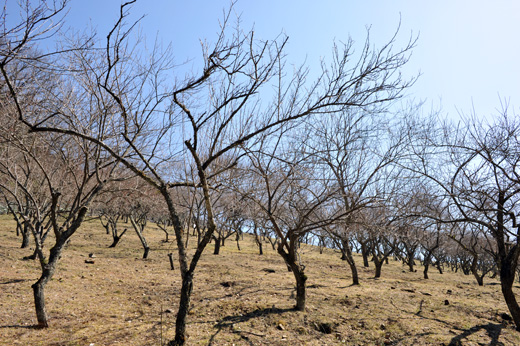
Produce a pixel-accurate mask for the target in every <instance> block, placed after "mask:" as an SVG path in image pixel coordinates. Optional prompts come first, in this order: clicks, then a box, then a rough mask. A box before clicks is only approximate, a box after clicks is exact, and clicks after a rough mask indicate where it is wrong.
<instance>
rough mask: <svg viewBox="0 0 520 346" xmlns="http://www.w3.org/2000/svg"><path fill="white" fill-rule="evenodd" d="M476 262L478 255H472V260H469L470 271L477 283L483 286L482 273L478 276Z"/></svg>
mask: <svg viewBox="0 0 520 346" xmlns="http://www.w3.org/2000/svg"><path fill="white" fill-rule="evenodd" d="M477 264H478V257H477V255H473V261H472V262H471V273H472V274H473V276H474V277H475V279H476V280H477V284H478V285H479V286H484V275H482V276H480V274H479V273H478V269H477Z"/></svg>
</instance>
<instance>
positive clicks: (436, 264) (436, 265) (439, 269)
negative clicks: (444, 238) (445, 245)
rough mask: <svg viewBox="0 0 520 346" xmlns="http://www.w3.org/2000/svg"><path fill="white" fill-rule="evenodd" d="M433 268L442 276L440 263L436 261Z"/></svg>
mask: <svg viewBox="0 0 520 346" xmlns="http://www.w3.org/2000/svg"><path fill="white" fill-rule="evenodd" d="M435 267H436V268H437V270H438V271H439V274H441V275H442V266H441V261H437V262H435Z"/></svg>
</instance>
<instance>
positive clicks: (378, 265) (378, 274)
mask: <svg viewBox="0 0 520 346" xmlns="http://www.w3.org/2000/svg"><path fill="white" fill-rule="evenodd" d="M372 258H373V260H374V266H375V268H376V272H375V275H374V278H376V279H377V278H380V277H381V267H383V263H384V260H381V261H380V260H379V258H378V257H377V256H376V255H374V256H373V257H372Z"/></svg>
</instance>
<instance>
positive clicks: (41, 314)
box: [31, 275, 49, 328]
mask: <svg viewBox="0 0 520 346" xmlns="http://www.w3.org/2000/svg"><path fill="white" fill-rule="evenodd" d="M46 281H47V280H45V279H44V278H43V275H42V277H40V279H39V280H38V281H37V282H36V283H34V284H33V285H32V286H31V287H32V289H33V294H34V307H35V308H36V319H37V320H38V328H47V327H49V321H48V317H47V310H46V309H45V294H44V289H45V284H46Z"/></svg>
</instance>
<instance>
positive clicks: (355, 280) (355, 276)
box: [345, 246, 359, 285]
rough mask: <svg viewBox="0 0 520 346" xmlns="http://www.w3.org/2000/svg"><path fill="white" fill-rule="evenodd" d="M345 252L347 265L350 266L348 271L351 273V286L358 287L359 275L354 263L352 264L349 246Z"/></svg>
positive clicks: (352, 259)
mask: <svg viewBox="0 0 520 346" xmlns="http://www.w3.org/2000/svg"><path fill="white" fill-rule="evenodd" d="M345 250H346V251H345V252H346V257H347V263H348V265H349V266H350V271H351V272H352V285H359V275H358V271H357V267H356V262H354V257H353V256H352V250H351V249H350V246H347V247H346V249H345Z"/></svg>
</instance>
